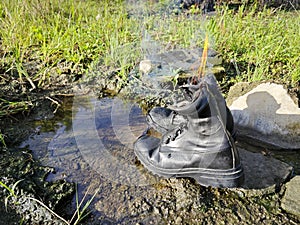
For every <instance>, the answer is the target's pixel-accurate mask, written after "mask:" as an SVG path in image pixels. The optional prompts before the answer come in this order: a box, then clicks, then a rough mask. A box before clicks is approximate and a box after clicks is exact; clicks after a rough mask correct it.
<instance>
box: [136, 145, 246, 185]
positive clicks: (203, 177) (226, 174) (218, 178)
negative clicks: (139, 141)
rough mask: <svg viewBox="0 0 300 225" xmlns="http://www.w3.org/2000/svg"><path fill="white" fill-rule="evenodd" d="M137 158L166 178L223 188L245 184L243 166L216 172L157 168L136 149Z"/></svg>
mask: <svg viewBox="0 0 300 225" xmlns="http://www.w3.org/2000/svg"><path fill="white" fill-rule="evenodd" d="M134 151H135V154H136V156H137V158H138V159H139V160H140V162H141V163H142V164H143V166H144V167H145V168H146V169H147V170H149V171H151V172H152V173H153V174H156V175H158V176H161V177H164V178H171V177H176V178H186V177H189V178H193V179H195V180H196V181H197V182H198V183H199V184H200V185H202V186H206V187H208V186H212V187H221V188H235V187H239V186H241V185H242V184H243V182H244V172H243V168H242V166H241V165H239V166H238V167H236V168H232V169H227V170H216V169H207V168H204V169H202V168H179V169H164V168H157V167H155V166H154V165H152V163H151V161H149V160H147V159H145V158H144V157H143V155H142V154H141V153H140V152H139V151H137V150H136V149H134Z"/></svg>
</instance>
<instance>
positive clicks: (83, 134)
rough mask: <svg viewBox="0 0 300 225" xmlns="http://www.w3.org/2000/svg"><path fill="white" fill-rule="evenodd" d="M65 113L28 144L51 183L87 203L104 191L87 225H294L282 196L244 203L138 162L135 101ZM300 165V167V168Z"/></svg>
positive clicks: (69, 107) (85, 103) (73, 106)
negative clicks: (62, 184) (71, 189)
mask: <svg viewBox="0 0 300 225" xmlns="http://www.w3.org/2000/svg"><path fill="white" fill-rule="evenodd" d="M64 111H65V114H64V116H63V117H60V118H58V119H57V118H54V119H53V120H52V122H48V123H42V122H41V121H39V122H35V126H36V130H37V131H38V132H37V134H35V135H33V136H31V137H30V138H29V139H28V140H27V141H25V142H24V143H23V144H22V146H25V145H28V146H29V148H30V149H31V150H32V151H33V154H34V156H35V157H36V158H38V159H39V160H40V161H41V162H42V164H43V165H45V166H51V167H54V168H55V171H56V172H55V173H52V174H50V175H49V176H48V178H47V179H48V180H50V181H51V180H59V179H66V180H68V181H71V182H75V183H77V185H78V192H79V198H80V199H81V198H83V196H84V195H85V194H86V193H87V192H88V194H87V198H86V200H88V198H90V197H91V196H92V195H93V194H94V193H95V192H96V191H97V194H96V198H95V200H94V201H93V203H92V204H91V206H90V209H91V210H92V211H93V214H92V217H91V218H89V220H88V221H86V224H99V223H103V224H115V223H120V224H134V223H142V224H181V223H189V224H198V223H203V224H217V223H219V222H223V223H229V224H237V223H239V224H247V223H249V222H250V223H257V222H258V221H260V222H263V223H266V224H268V223H275V224H281V223H283V222H284V221H289V218H288V217H287V215H285V214H283V213H281V212H280V210H279V206H278V202H279V196H278V194H276V193H275V192H274V193H268V195H264V196H260V197H259V198H257V196H255V195H254V197H251V198H248V197H246V196H243V195H242V197H241V195H240V194H239V192H236V191H231V190H227V189H217V188H209V187H208V188H206V187H202V186H200V185H199V184H197V183H195V181H194V180H192V179H172V178H171V179H166V180H165V179H161V178H159V177H156V176H154V175H152V174H151V173H149V172H148V171H146V170H144V168H143V166H142V165H141V164H140V163H139V162H138V161H137V160H136V158H135V155H134V151H133V143H134V141H135V140H136V139H137V137H138V136H139V135H141V134H142V133H143V132H144V131H145V129H146V128H147V124H146V121H145V116H144V114H143V112H142V110H141V109H140V108H139V107H138V106H137V105H136V104H134V103H132V102H126V101H124V100H121V99H119V98H102V99H100V100H97V99H96V98H95V97H94V96H89V95H88V96H86V95H85V96H81V95H78V96H76V97H75V98H74V99H72V100H71V101H70V102H69V103H68V104H66V105H65V109H64ZM293 154H294V153H293ZM288 156H289V154H288ZM298 156H299V154H298ZM285 159H287V161H288V160H289V157H283V160H285ZM298 162H299V161H298ZM298 162H295V161H292V164H293V165H296V166H297V165H298V166H299V164H297V163H298ZM296 171H299V168H298V169H296ZM70 214H71V213H70Z"/></svg>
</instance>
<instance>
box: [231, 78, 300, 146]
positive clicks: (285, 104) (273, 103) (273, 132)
mask: <svg viewBox="0 0 300 225" xmlns="http://www.w3.org/2000/svg"><path fill="white" fill-rule="evenodd" d="M235 90H236V89H235V87H233V88H231V89H230V91H229V96H232V95H233V94H232V92H237V91H235ZM229 108H230V110H231V112H232V115H233V117H234V121H235V123H236V127H237V129H238V131H239V137H240V138H243V139H246V140H248V141H253V140H254V141H255V143H256V144H258V145H262V146H268V147H270V148H279V149H300V109H299V108H298V106H297V105H296V104H295V103H294V101H293V100H292V98H291V97H290V96H289V94H288V93H287V91H286V90H285V89H284V88H283V86H282V85H278V84H274V83H263V84H260V85H258V86H257V87H255V88H253V89H252V90H251V91H249V92H247V93H246V94H244V95H242V96H240V97H238V98H236V99H234V100H233V102H232V104H231V105H230V107H229Z"/></svg>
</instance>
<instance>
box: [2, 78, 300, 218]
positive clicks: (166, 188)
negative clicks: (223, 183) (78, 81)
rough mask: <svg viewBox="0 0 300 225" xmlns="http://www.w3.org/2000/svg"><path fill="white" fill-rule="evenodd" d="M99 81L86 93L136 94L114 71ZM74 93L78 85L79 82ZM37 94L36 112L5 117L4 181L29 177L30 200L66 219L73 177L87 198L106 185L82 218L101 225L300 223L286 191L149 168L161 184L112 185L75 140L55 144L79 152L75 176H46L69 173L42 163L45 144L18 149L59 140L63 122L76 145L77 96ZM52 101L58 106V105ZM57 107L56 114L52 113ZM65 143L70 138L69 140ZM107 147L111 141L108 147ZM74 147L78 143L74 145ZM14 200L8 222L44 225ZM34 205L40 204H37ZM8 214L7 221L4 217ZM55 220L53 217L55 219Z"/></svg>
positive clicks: (114, 151)
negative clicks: (247, 189) (246, 190)
mask: <svg viewBox="0 0 300 225" xmlns="http://www.w3.org/2000/svg"><path fill="white" fill-rule="evenodd" d="M93 84H97V85H92V86H87V88H86V89H85V90H84V91H86V92H89V91H90V90H92V89H93V90H97V92H96V93H97V94H98V96H100V95H101V96H102V97H103V96H107V95H108V93H110V94H111V93H112V92H113V93H122V94H121V96H130V94H129V95H128V94H127V95H126V93H125V92H124V91H122V90H126V88H125V89H124V88H122V86H123V87H126V86H124V83H122V81H120V79H119V78H117V77H115V79H114V76H111V77H110V79H109V80H108V79H105V80H102V79H100V80H97V81H95V82H93ZM74 86H75V84H74ZM129 87H130V86H129ZM68 90H70V89H68ZM73 90H76V87H74V89H73ZM69 93H70V92H69ZM143 94H144V93H143ZM32 95H33V96H38V97H36V99H38V100H36V101H35V106H34V107H32V108H31V109H30V111H26V112H23V113H18V114H15V115H13V116H11V117H5V118H3V119H2V120H1V122H0V123H1V131H2V133H3V134H4V135H5V140H6V144H7V148H4V147H1V155H2V156H3V157H1V159H2V160H1V162H0V163H1V168H2V169H1V177H2V178H4V177H5V178H6V179H5V181H4V182H6V183H7V184H8V185H12V184H14V183H15V182H17V181H18V180H20V179H24V180H23V181H22V182H20V184H19V185H18V186H17V187H18V188H19V190H23V191H24V193H25V194H24V196H25V197H26V196H27V195H29V196H32V197H35V198H37V199H40V200H42V201H43V202H44V203H45V204H46V205H47V206H48V207H50V208H51V209H53V210H54V211H55V212H57V213H58V214H59V215H62V216H64V217H65V218H70V216H71V214H72V212H73V211H74V204H73V208H72V198H73V197H74V185H73V183H72V182H71V181H72V179H73V182H76V183H79V195H80V196H81V197H82V196H83V195H84V191H85V190H86V188H87V186H92V187H94V188H92V189H93V190H95V187H97V186H99V185H100V187H99V188H100V190H101V191H100V193H99V195H97V197H96V200H95V201H94V202H93V204H92V205H91V208H92V209H94V210H95V211H94V213H93V214H91V216H90V217H89V218H87V220H85V221H84V224H99V222H101V224H116V223H119V224H128V223H130V224H133V223H137V224H157V223H160V224H185V223H187V224H199V223H202V224H216V223H224V224H237V223H239V224H248V223H252V224H270V223H272V224H283V223H288V224H296V223H297V222H299V218H297V217H295V216H293V215H289V214H287V213H285V212H284V211H283V210H282V209H281V208H280V199H281V196H282V194H283V192H282V190H280V189H279V190H278V189H277V190H274V191H272V192H260V193H259V194H257V195H250V196H247V195H245V194H243V193H242V192H240V191H233V190H229V189H219V188H210V187H202V186H200V185H199V184H197V183H195V181H194V180H190V179H172V178H171V179H167V180H165V179H160V178H157V177H155V176H153V175H152V174H150V173H148V172H147V171H144V172H143V174H144V176H146V177H147V179H148V180H154V181H155V182H153V183H151V184H149V185H146V186H128V185H120V184H114V183H111V181H110V180H107V179H105V178H103V177H101V176H99V174H98V173H97V172H95V171H93V169H92V168H90V167H89V165H87V164H86V162H84V160H83V159H82V157H80V155H78V153H76V154H75V155H74V153H72V152H74V149H73V147H72V146H73V145H71V146H70V144H68V143H69V142H66V143H62V144H63V146H65V147H60V146H61V145H60V143H59V142H56V149H57V151H60V149H61V150H63V148H65V150H63V151H69V153H67V152H65V153H64V154H65V155H66V156H65V157H68V156H70V157H73V158H72V160H73V161H71V166H72V167H73V170H74V172H72V173H73V174H74V175H72V174H71V175H70V176H69V177H68V173H67V174H66V175H67V176H66V179H56V181H54V180H52V181H47V180H46V179H45V178H46V177H47V175H49V174H50V175H51V176H50V177H63V176H62V175H63V173H64V172H60V171H59V170H58V171H57V173H55V172H54V170H53V168H51V167H49V166H45V165H41V162H40V161H39V160H40V159H39V158H38V157H42V156H43V155H45V154H47V149H44V148H42V149H41V150H42V151H41V153H40V155H39V154H37V152H35V153H33V152H32V151H30V150H29V146H25V147H24V146H23V147H22V148H20V143H21V142H23V141H24V140H26V139H28V138H29V137H30V136H31V137H32V135H37V137H38V135H41V134H43V133H45V132H52V133H51V135H52V136H51V137H52V138H53V135H55V133H56V134H57V131H58V130H59V129H60V128H61V127H62V126H63V127H66V128H64V129H65V131H64V132H63V133H62V134H60V137H65V138H67V140H70V143H73V141H71V140H72V137H71V136H70V137H69V136H68V134H70V135H71V133H68V132H66V131H67V130H70V129H71V128H70V126H71V125H70V123H71V122H72V109H71V106H72V104H73V100H72V97H71V98H70V97H66V96H65V95H66V92H64V93H60V92H57V91H53V92H40V93H38V94H36V93H32ZM41 96H44V97H41ZM46 96H51V99H52V100H49V99H47V98H45V97H46ZM110 96H111V95H110ZM32 98H33V97H32ZM138 99H139V100H138V101H139V102H140V103H143V104H141V105H144V106H145V105H147V103H148V106H149V105H151V102H152V103H153V102H155V101H154V100H153V99H156V100H158V102H156V103H155V104H156V105H158V104H160V103H159V98H157V96H154V98H152V99H151V98H150V100H149V101H148V99H140V98H138ZM53 100H55V101H57V102H59V103H60V106H59V107H58V108H57V106H58V105H57V104H56V103H54V101H53ZM153 104H154V103H153ZM54 111H56V112H55V113H54ZM58 122H59V123H60V124H61V126H60V127H58V125H57V124H58ZM37 127H39V129H37ZM104 128H105V127H104ZM64 129H63V130H64ZM105 129H106V128H105ZM45 134H47V133H45ZM64 135H67V136H64ZM45 140H47V139H45ZM63 140H66V139H64V138H63ZM108 141H109V140H108ZM48 143H49V142H45V143H44V144H45V145H47V144H48ZM109 143H110V142H108V144H109ZM108 146H113V145H111V144H109V145H108ZM74 147H75V148H76V146H74ZM43 149H44V150H43ZM124 153H126V152H123V153H122V154H121V155H119V156H120V157H125V155H124ZM112 154H116V155H118V154H120V150H119V147H118V145H116V146H115V147H114V148H113V149H112ZM126 154H127V153H126ZM126 158H127V159H130V160H131V162H132V163H137V165H138V168H140V169H141V170H144V169H143V167H142V166H141V165H139V163H138V162H135V159H134V155H133V153H132V152H128V155H126ZM64 162H65V163H67V162H68V158H63V160H62V161H61V162H60V163H61V164H60V165H61V166H62V167H65V168H67V166H68V164H64ZM3 168H6V169H3ZM48 177H49V176H48ZM48 180H49V178H48ZM80 182H81V183H80ZM7 194H8V193H7V192H1V200H2V204H1V205H2V209H3V204H4V199H5V197H6V196H7ZM8 205H9V213H4V214H1V215H3V216H4V215H5V216H4V217H3V218H4V219H7V220H9V219H10V218H11V217H12V215H14V214H15V212H16V213H17V214H16V216H13V217H14V220H12V221H15V222H17V221H20V218H23V219H24V218H26V219H27V221H31V223H32V222H33V221H35V222H40V221H43V222H44V223H45V215H47V213H46V212H43V213H44V214H43V215H44V216H40V217H39V216H37V214H34V212H37V211H35V210H33V212H29V211H28V210H25V209H24V207H23V208H22V207H17V206H16V205H15V204H14V203H13V201H9V204H8ZM32 207H33V209H37V207H35V206H32ZM1 217H2V216H1ZM1 219H2V218H1ZM4 219H3V221H5V220H4ZM51 220H52V221H55V220H53V217H52V218H51ZM12 221H11V222H12ZM60 222H61V221H60ZM60 222H58V223H60ZM29 223H30V222H29ZM53 223H54V222H53ZM49 224H51V223H49Z"/></svg>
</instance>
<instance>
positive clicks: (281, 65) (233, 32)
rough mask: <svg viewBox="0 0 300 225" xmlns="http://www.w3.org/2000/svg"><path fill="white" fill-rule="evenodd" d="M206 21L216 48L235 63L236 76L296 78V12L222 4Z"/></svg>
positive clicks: (299, 74)
mask: <svg viewBox="0 0 300 225" xmlns="http://www.w3.org/2000/svg"><path fill="white" fill-rule="evenodd" d="M218 14H219V16H218V17H216V18H214V19H213V20H211V21H210V24H209V28H210V30H211V32H212V35H213V36H214V37H215V40H216V41H215V43H216V46H215V47H216V49H218V51H219V52H221V54H222V56H223V58H224V60H225V61H227V63H229V64H230V63H233V62H234V63H236V65H237V67H238V69H239V71H240V74H238V75H239V76H237V80H245V81H257V80H275V81H279V82H284V83H291V84H294V85H296V84H297V83H298V82H299V80H300V60H299V59H300V58H299V52H300V23H299V20H300V12H299V11H290V12H286V11H280V10H278V9H266V8H265V9H263V10H262V11H257V8H255V6H254V7H252V8H250V9H249V8H248V9H247V8H245V7H241V8H239V10H238V11H237V12H234V11H230V10H228V8H226V7H224V8H222V9H220V10H219V11H218Z"/></svg>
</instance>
